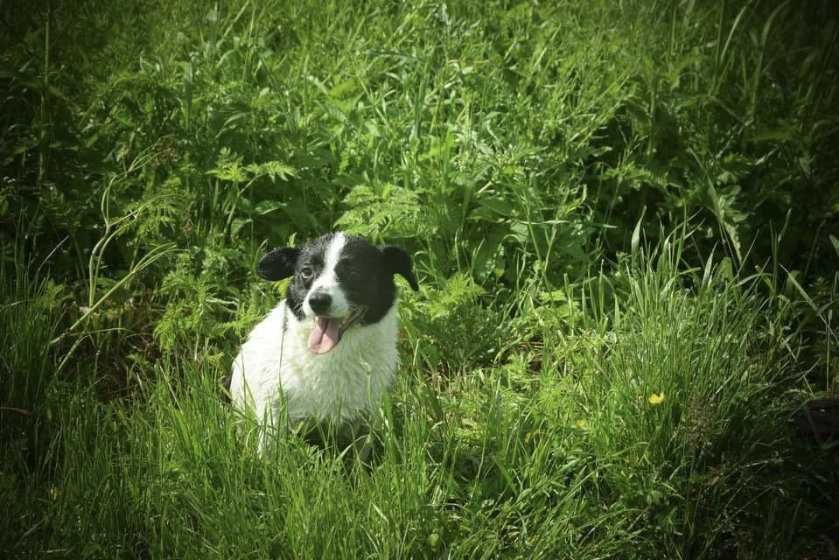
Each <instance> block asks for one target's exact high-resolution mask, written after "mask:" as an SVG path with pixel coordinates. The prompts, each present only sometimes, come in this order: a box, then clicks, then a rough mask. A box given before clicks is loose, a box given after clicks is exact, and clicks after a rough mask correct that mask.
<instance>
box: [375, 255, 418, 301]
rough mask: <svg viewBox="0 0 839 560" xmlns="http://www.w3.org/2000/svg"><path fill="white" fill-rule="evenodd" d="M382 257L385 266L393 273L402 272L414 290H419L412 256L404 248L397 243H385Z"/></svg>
mask: <svg viewBox="0 0 839 560" xmlns="http://www.w3.org/2000/svg"><path fill="white" fill-rule="evenodd" d="M382 257H383V260H384V263H385V267H387V270H388V271H389V272H390V273H391V274H401V275H402V277H403V278H404V279H405V280H407V281H408V284H410V285H411V289H412V290H414V291H415V292H416V291H417V290H419V284H417V278H416V276H414V270H413V267H412V266H411V256H410V255H409V254H408V253H406V252H405V250H404V249H401V248H399V247H396V246H395V245H385V246H384V247H382Z"/></svg>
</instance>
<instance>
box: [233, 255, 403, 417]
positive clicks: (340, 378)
mask: <svg viewBox="0 0 839 560" xmlns="http://www.w3.org/2000/svg"><path fill="white" fill-rule="evenodd" d="M333 269H334V263H333ZM283 321H287V327H286V329H285V336H283ZM312 327H313V320H312V319H311V318H308V317H307V318H305V319H303V320H302V321H300V320H298V319H297V318H296V317H295V316H294V314H293V313H292V312H291V311H290V310H288V309H286V304H285V302H284V301H283V302H281V303H280V304H279V305H278V306H277V307H275V308H274V309H273V310H272V311H271V313H270V314H269V315H268V317H266V318H265V319H264V320H263V321H262V322H261V323H259V324H258V325H257V326H256V327H255V328H254V329H253V331H251V333H250V336H249V337H248V340H247V342H245V344H244V345H242V349H241V350H240V351H239V355H238V356H237V357H236V359H235V361H234V362H233V377H232V379H231V382H230V392H231V395H232V398H233V403H234V404H235V405H236V406H237V407H238V408H239V409H241V410H244V409H246V408H249V409H251V410H252V411H253V412H255V413H256V417H257V419H258V420H260V421H262V420H265V421H266V422H267V424H268V425H269V426H283V425H284V424H282V423H281V422H284V420H285V418H286V416H285V415H284V414H283V412H285V414H286V415H287V418H288V419H289V420H290V421H292V422H294V421H297V420H301V419H305V418H311V419H316V420H332V421H337V422H347V421H351V420H353V419H355V418H357V417H358V416H360V415H362V414H364V413H366V412H371V411H374V410H375V409H376V408H377V407H378V405H379V402H380V401H381V398H382V395H383V394H384V392H385V391H386V390H387V389H388V387H389V386H390V385H391V383H392V382H393V375H394V372H395V371H396V367H397V365H398V355H397V351H396V342H397V336H398V325H397V304H396V302H394V304H393V306H392V307H391V308H390V310H389V311H388V312H387V314H386V315H385V316H384V317H383V318H382V320H381V321H379V322H377V323H374V324H372V325H366V326H362V325H354V326H352V327H350V328H349V329H347V331H346V332H345V333H344V334H343V336H342V338H341V341H340V342H339V343H338V345H337V346H335V348H333V349H332V350H331V351H329V352H327V353H326V354H314V353H312V352H311V351H310V350H309V348H308V342H307V341H308V338H309V333H310V332H311V330H312Z"/></svg>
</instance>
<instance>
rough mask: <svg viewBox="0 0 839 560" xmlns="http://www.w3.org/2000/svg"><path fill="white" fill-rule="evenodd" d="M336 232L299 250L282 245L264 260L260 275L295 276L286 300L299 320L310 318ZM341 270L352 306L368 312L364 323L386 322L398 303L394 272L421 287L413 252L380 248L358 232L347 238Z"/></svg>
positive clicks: (270, 277) (272, 277)
mask: <svg viewBox="0 0 839 560" xmlns="http://www.w3.org/2000/svg"><path fill="white" fill-rule="evenodd" d="M334 236H335V234H334V233H329V234H326V235H323V236H321V237H319V238H317V239H315V240H313V241H310V242H308V243H306V244H305V245H303V246H302V247H299V248H297V249H277V250H275V251H272V252H271V253H268V255H266V256H265V257H264V258H263V259H262V261H261V262H260V267H259V275H260V276H262V277H263V278H266V279H268V280H280V279H282V278H287V277H289V276H291V275H292V274H293V275H294V276H293V278H292V281H291V282H290V283H289V285H288V289H287V290H286V303H287V304H288V307H289V309H291V311H292V313H294V315H295V316H296V317H297V318H298V319H303V317H304V313H303V301H304V300H305V298H306V294H307V293H308V292H309V289H310V288H311V285H312V282H313V281H314V280H315V279H316V278H317V277H318V276H319V275H320V273H321V272H322V271H323V267H324V266H325V264H326V251H327V249H328V248H329V244H330V242H331V241H332V239H333V238H334ZM292 251H296V253H292ZM292 257H293V258H294V261H293V264H292V263H291V260H292ZM263 263H265V266H263ZM289 266H291V267H292V269H289ZM335 273H336V275H337V276H338V283H339V284H340V286H341V289H343V291H344V293H345V294H346V297H347V300H348V301H349V302H350V304H351V305H354V306H359V307H362V308H363V309H364V310H365V312H364V314H363V315H362V316H361V317H360V318H359V320H358V322H359V323H361V324H363V325H370V324H373V323H376V322H377V321H380V320H381V319H382V317H384V316H385V314H387V312H388V311H389V310H390V308H391V307H392V306H393V302H394V301H395V300H396V295H397V289H396V285H395V284H394V282H393V276H394V274H400V275H402V276H403V277H404V278H405V279H406V280H407V281H408V283H409V284H410V286H411V288H412V289H414V290H417V289H419V286H418V285H417V280H416V277H415V276H414V273H413V270H412V266H411V257H410V255H408V253H406V252H405V251H404V250H402V249H400V248H399V247H394V246H392V245H388V246H385V247H382V248H378V247H375V246H373V245H371V244H370V243H369V242H368V241H367V240H366V239H364V238H363V237H358V236H350V235H347V236H346V243H345V244H344V247H343V249H342V250H341V254H340V256H339V258H338V263H337V264H336V266H335ZM278 276H279V277H278Z"/></svg>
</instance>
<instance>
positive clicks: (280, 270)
mask: <svg viewBox="0 0 839 560" xmlns="http://www.w3.org/2000/svg"><path fill="white" fill-rule="evenodd" d="M299 255H300V249H298V248H297V247H280V248H279V249H274V250H273V251H271V252H270V253H268V254H267V255H265V256H264V257H262V260H260V261H259V264H258V265H257V267H256V273H257V274H259V276H260V277H262V278H264V279H266V280H282V279H283V278H288V277H289V276H291V275H292V274H294V265H295V264H296V263H297V257H298V256H299Z"/></svg>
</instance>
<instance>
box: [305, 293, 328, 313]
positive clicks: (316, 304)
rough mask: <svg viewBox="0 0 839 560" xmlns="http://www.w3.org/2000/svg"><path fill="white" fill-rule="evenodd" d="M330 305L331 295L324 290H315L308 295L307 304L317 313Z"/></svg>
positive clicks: (324, 310) (322, 311)
mask: <svg viewBox="0 0 839 560" xmlns="http://www.w3.org/2000/svg"><path fill="white" fill-rule="evenodd" d="M330 305H332V296H330V295H329V294H327V293H325V292H315V293H313V294H312V295H310V296H309V306H310V307H311V308H312V311H314V312H315V313H317V314H318V315H320V314H322V313H326V312H327V311H328V310H329V306H330Z"/></svg>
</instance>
